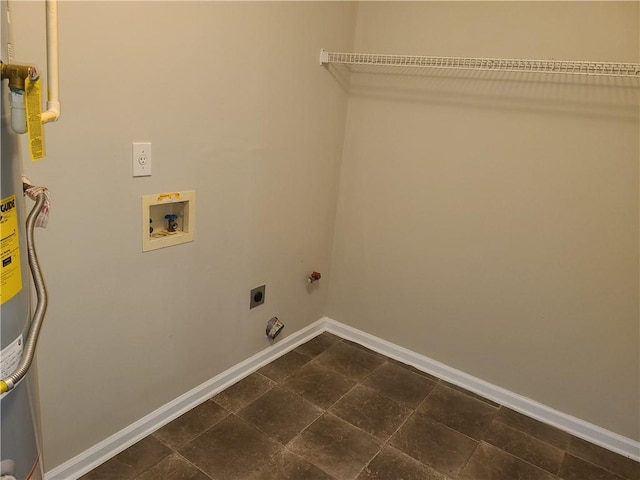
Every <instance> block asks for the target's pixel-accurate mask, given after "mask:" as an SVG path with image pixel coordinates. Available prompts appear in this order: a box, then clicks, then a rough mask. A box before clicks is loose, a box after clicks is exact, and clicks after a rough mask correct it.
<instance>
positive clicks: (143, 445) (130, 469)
mask: <svg viewBox="0 0 640 480" xmlns="http://www.w3.org/2000/svg"><path fill="white" fill-rule="evenodd" d="M171 453H172V452H171V449H169V448H168V447H167V446H166V445H164V444H163V443H162V442H161V441H160V440H158V439H157V438H154V437H153V436H152V435H149V436H148V437H145V438H143V439H142V440H140V441H139V442H138V443H134V444H133V445H131V446H130V447H129V448H127V449H126V450H123V451H122V452H120V453H119V454H118V455H116V456H115V457H113V458H112V459H111V460H108V461H107V462H105V463H103V464H102V465H100V466H99V467H97V468H95V469H94V470H92V471H91V472H89V473H88V474H86V475H84V476H83V477H82V480H113V479H114V478H117V479H118V480H129V479H132V478H134V477H135V476H136V475H138V474H140V473H142V472H144V471H145V470H147V469H148V468H149V467H151V466H152V465H154V464H156V463H158V462H159V461H160V460H162V459H163V458H165V457H167V456H168V455H170V454H171Z"/></svg>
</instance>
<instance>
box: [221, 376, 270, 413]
mask: <svg viewBox="0 0 640 480" xmlns="http://www.w3.org/2000/svg"><path fill="white" fill-rule="evenodd" d="M275 385H276V382H274V381H273V380H269V379H268V378H267V377H265V376H263V375H260V374H259V373H257V372H256V373H252V374H251V375H249V376H247V377H245V378H243V379H242V380H240V381H239V382H238V383H236V384H234V385H231V386H230V387H229V388H227V389H225V390H223V391H222V392H220V393H219V394H218V395H216V396H215V397H213V399H212V400H213V401H214V402H216V403H217V404H218V405H221V406H223V407H224V408H226V409H227V410H229V411H230V412H233V413H237V412H239V411H240V410H242V409H243V408H244V407H246V406H247V405H249V404H250V403H251V402H253V401H254V400H255V399H256V398H258V397H259V396H260V395H262V394H264V393H266V392H267V391H268V390H270V389H271V388H273V387H274V386H275Z"/></svg>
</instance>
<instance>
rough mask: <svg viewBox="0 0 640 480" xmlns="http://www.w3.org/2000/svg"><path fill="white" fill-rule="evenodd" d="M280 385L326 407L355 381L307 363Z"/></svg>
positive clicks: (349, 388)
mask: <svg viewBox="0 0 640 480" xmlns="http://www.w3.org/2000/svg"><path fill="white" fill-rule="evenodd" d="M282 385H283V386H284V387H285V388H287V389H289V390H291V391H292V392H295V393H297V394H298V395H301V396H303V397H304V398H306V399H307V400H309V401H311V402H313V403H315V404H316V405H318V406H320V407H322V408H324V409H327V408H329V407H330V406H331V405H333V404H334V403H336V401H337V400H338V399H339V398H340V397H342V396H343V395H344V394H345V393H347V392H348V391H349V390H351V388H352V387H353V386H354V385H355V382H353V381H352V380H349V379H348V378H347V377H344V376H342V375H340V374H339V373H336V372H334V371H332V370H328V369H326V368H323V367H321V366H319V365H316V364H314V363H308V364H306V365H305V366H304V367H302V368H301V369H300V370H298V371H297V372H295V373H293V374H291V375H290V376H289V377H287V379H286V380H285V381H284V382H283V383H282Z"/></svg>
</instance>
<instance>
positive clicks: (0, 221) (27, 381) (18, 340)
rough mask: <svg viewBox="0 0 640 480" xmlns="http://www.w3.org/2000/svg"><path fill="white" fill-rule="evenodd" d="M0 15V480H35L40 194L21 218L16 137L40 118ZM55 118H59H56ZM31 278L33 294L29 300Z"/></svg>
mask: <svg viewBox="0 0 640 480" xmlns="http://www.w3.org/2000/svg"><path fill="white" fill-rule="evenodd" d="M0 15H1V23H0V34H1V39H2V49H1V57H0V61H1V65H0V66H1V67H2V96H1V102H2V121H1V128H2V144H1V145H2V147H1V148H2V156H1V157H0V163H1V171H0V173H1V175H0V237H1V245H0V247H1V248H0V260H1V284H0V480H14V479H16V480H24V479H26V480H41V479H42V478H43V468H42V461H41V455H40V445H39V438H40V435H39V408H38V395H37V378H36V376H37V374H36V371H35V368H34V365H33V362H32V361H33V356H34V353H35V347H36V343H37V337H38V333H39V331H40V327H41V325H42V320H43V318H44V311H45V310H46V290H45V289H44V283H43V281H42V277H41V274H40V269H39V266H38V261H37V255H36V253H35V246H34V245H33V227H34V225H35V223H36V220H35V218H36V217H37V216H38V215H39V214H40V213H41V211H42V209H43V205H44V203H45V195H44V194H43V193H40V194H38V198H37V199H36V205H35V207H34V209H32V210H31V212H30V213H29V214H28V215H27V212H26V205H25V200H24V190H25V188H26V186H25V184H24V183H23V178H22V159H21V152H20V145H21V143H20V137H19V134H22V133H23V132H25V131H27V124H28V122H35V123H37V125H31V126H30V128H34V129H37V127H39V128H41V125H42V123H44V121H43V117H41V116H40V115H38V116H37V117H36V116H34V115H31V116H29V107H28V105H27V103H28V98H27V97H28V96H27V95H26V91H27V90H28V88H29V87H28V86H29V85H30V81H39V75H38V74H37V70H36V69H35V67H31V66H29V65H19V64H17V63H15V61H14V58H13V44H12V41H11V15H10V5H9V3H8V2H7V1H6V0H2V1H0ZM56 46H57V45H56ZM38 88H39V87H38ZM38 100H39V99H38ZM32 103H33V102H32ZM39 107H40V106H37V108H38V109H39ZM25 112H26V113H25ZM58 112H59V110H58ZM53 116H55V118H57V114H55V115H53ZM30 138H31V137H30ZM31 278H32V279H33V280H34V284H35V291H36V299H35V301H33V302H32V299H31V298H30V290H31V287H30V279H31ZM32 303H33V304H34V305H33V308H32Z"/></svg>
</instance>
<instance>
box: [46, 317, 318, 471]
mask: <svg viewBox="0 0 640 480" xmlns="http://www.w3.org/2000/svg"><path fill="white" fill-rule="evenodd" d="M325 323H326V322H325V320H324V319H320V320H318V321H316V322H314V323H312V324H311V325H309V326H307V327H305V328H303V329H302V330H298V331H297V332H295V333H293V334H292V335H289V336H288V337H285V338H283V339H282V340H281V341H278V342H277V343H275V344H273V345H271V346H270V347H267V348H265V349H264V350H262V351H260V352H258V353H256V354H255V355H253V356H252V357H249V358H248V359H246V360H244V361H242V362H240V363H238V364H237V365H234V366H233V367H231V368H229V369H227V370H225V371H224V372H222V373H220V374H219V375H216V376H215V377H213V378H211V379H210V380H207V381H206V382H204V383H202V384H201V385H198V386H197V387H195V388H193V389H192V390H189V391H188V392H186V393H185V394H183V395H181V396H179V397H178V398H176V399H175V400H172V401H171V402H169V403H167V404H165V405H163V406H162V407H160V408H158V409H157V410H155V411H153V412H151V413H150V414H148V415H146V416H145V417H143V418H141V419H140V420H138V421H136V422H135V423H132V424H131V425H129V426H128V427H126V428H124V429H122V430H120V431H119V432H116V433H114V434H113V435H111V436H110V437H108V438H106V439H104V440H103V441H101V442H100V443H98V444H97V445H94V446H93V447H91V448H89V449H88V450H85V451H84V452H82V453H80V454H79V455H76V456H75V457H73V458H71V459H70V460H68V461H66V462H65V463H63V464H61V465H59V466H57V467H56V468H54V469H52V470H50V471H48V472H46V474H45V476H44V478H45V480H71V479H77V478H78V477H80V476H82V475H84V474H85V473H87V472H89V471H91V470H93V469H94V468H95V467H97V466H98V465H100V464H102V463H104V462H105V461H107V460H109V459H110V458H112V457H114V456H115V455H117V454H118V453H120V452H121V451H123V450H125V449H126V448H128V447H130V446H131V445H133V444H134V443H136V442H138V441H140V440H142V439H143V438H144V437H146V436H147V435H149V434H150V433H152V432H154V431H156V430H157V429H158V428H160V427H162V426H164V425H166V424H167V423H169V422H171V421H172V420H175V419H176V418H178V417H179V416H180V415H182V414H183V413H185V412H188V411H189V410H191V409H192V408H194V407H196V406H198V405H200V404H201V403H202V402H204V401H206V400H207V399H209V398H211V397H212V396H214V395H215V394H217V393H219V392H221V391H222V390H224V389H225V388H227V387H230V386H231V385H233V384H234V383H237V382H238V381H240V380H242V379H243V378H244V377H246V376H247V375H249V374H251V373H253V372H255V371H256V370H258V369H259V368H261V367H263V366H264V365H266V364H267V363H270V362H272V361H273V360H275V359H276V358H278V357H281V356H282V355H284V354H285V353H287V352H289V351H291V350H293V349H294V348H296V347H298V346H299V345H302V344H303V343H305V342H306V341H308V340H310V339H312V338H313V337H315V336H317V335H319V334H320V333H322V332H324V330H325Z"/></svg>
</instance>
